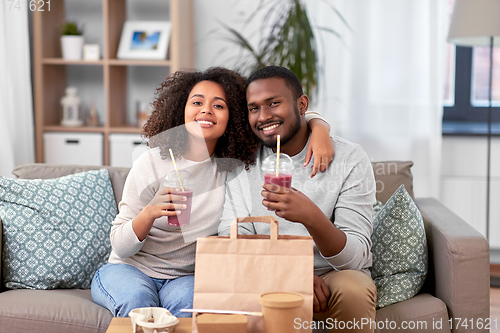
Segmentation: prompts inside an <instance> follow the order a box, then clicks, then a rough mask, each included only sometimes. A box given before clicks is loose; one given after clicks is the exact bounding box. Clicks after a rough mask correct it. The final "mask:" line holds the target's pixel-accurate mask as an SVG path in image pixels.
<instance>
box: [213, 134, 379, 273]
mask: <svg viewBox="0 0 500 333" xmlns="http://www.w3.org/2000/svg"><path fill="white" fill-rule="evenodd" d="M332 143H333V147H334V150H335V156H334V158H333V161H332V163H331V164H330V165H329V167H328V169H327V170H326V171H325V172H318V174H316V176H315V177H314V178H310V173H311V169H310V166H311V165H312V162H311V163H310V164H309V165H308V166H307V167H303V166H302V164H303V161H304V160H305V156H306V149H307V145H306V147H304V149H303V150H302V151H301V152H300V153H299V154H297V155H295V156H291V158H292V160H293V162H294V167H295V169H294V171H293V177H292V187H294V188H296V189H297V190H299V191H301V192H302V193H304V194H305V195H306V196H307V197H308V198H309V199H311V200H312V201H313V202H314V203H315V204H316V205H317V206H318V207H319V208H320V209H321V210H322V211H323V213H324V214H325V215H326V216H327V217H329V218H330V220H331V221H332V223H334V225H335V226H336V227H337V228H339V229H340V230H342V231H343V232H344V233H345V234H346V236H347V242H346V244H345V246H344V248H343V250H342V251H341V252H340V253H338V254H337V255H335V256H332V257H324V256H323V255H322V254H321V253H320V252H319V250H318V248H317V247H316V245H314V272H315V274H316V275H322V274H324V273H326V272H328V271H331V270H332V269H335V270H343V269H353V270H364V271H365V272H367V273H368V271H367V268H368V267H370V266H371V263H372V259H371V252H370V248H371V240H370V236H371V233H372V209H373V204H374V203H375V179H374V176H373V169H372V166H371V163H370V160H369V159H368V157H367V155H366V153H365V152H364V151H363V149H362V148H361V147H360V146H359V145H357V144H353V143H351V142H349V141H347V140H344V139H342V138H339V137H334V138H332ZM269 154H273V151H272V150H271V149H270V148H267V147H264V146H262V147H261V148H260V150H259V152H258V155H257V160H256V164H255V165H253V166H251V167H250V170H249V171H245V170H244V168H242V167H241V168H238V169H236V170H234V171H233V172H231V173H230V174H228V177H227V180H226V195H225V203H224V210H223V213H222V218H221V223H220V225H219V235H228V234H229V230H230V225H231V222H232V221H233V220H234V219H235V218H236V217H245V216H259V215H271V214H272V215H274V216H275V217H276V218H277V219H278V221H279V233H280V234H282V235H299V236H309V233H308V231H307V229H306V228H305V227H304V226H303V225H302V224H301V223H295V222H289V221H287V220H284V219H282V218H280V217H278V216H276V214H275V213H274V212H272V211H268V210H267V208H266V207H264V206H263V205H262V199H263V197H262V195H261V191H262V189H263V188H262V184H263V183H264V175H263V172H262V170H261V165H262V162H263V161H264V159H265V158H266V157H267V156H268V155H269ZM238 231H239V233H240V234H267V235H268V234H269V225H268V224H265V223H244V224H240V226H239V227H238Z"/></svg>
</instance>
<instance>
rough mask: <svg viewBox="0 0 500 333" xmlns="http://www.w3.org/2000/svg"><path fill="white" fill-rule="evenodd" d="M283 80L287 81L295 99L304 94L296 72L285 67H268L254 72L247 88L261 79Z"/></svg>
mask: <svg viewBox="0 0 500 333" xmlns="http://www.w3.org/2000/svg"><path fill="white" fill-rule="evenodd" d="M274 77H278V78H282V79H283V80H285V84H286V86H287V87H288V88H289V89H290V90H291V91H292V94H293V98H294V99H297V98H299V97H300V96H302V95H303V94H304V92H303V91H302V84H301V83H300V80H299V78H298V77H297V75H295V73H294V72H292V71H291V70H289V69H288V68H285V67H280V66H266V67H263V68H260V69H258V70H256V71H255V72H253V74H252V75H250V77H249V78H248V80H247V88H248V86H249V85H250V83H252V82H253V81H256V80H260V79H270V78H274Z"/></svg>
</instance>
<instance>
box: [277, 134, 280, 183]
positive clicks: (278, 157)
mask: <svg viewBox="0 0 500 333" xmlns="http://www.w3.org/2000/svg"><path fill="white" fill-rule="evenodd" d="M279 169H280V135H279V134H278V148H277V149H276V177H278V176H279V174H280V172H279Z"/></svg>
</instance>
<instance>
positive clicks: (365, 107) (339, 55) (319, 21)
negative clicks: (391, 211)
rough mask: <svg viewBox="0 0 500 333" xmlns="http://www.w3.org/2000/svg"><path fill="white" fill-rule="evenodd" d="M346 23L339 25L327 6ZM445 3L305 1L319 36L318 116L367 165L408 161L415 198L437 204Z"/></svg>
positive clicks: (433, 0)
mask: <svg viewBox="0 0 500 333" xmlns="http://www.w3.org/2000/svg"><path fill="white" fill-rule="evenodd" d="M326 2H329V3H330V4H332V5H333V6H334V7H335V8H336V9H337V10H338V11H339V12H340V13H341V14H342V15H343V17H344V18H345V20H346V21H347V23H348V25H349V26H350V28H349V27H347V26H346V24H344V23H343V22H342V21H341V19H339V17H338V16H336V15H335V13H334V11H333V10H332V9H331V8H330V7H329V6H328V5H327V4H326ZM447 3H448V1H447V0H340V1H321V0H309V1H307V7H308V10H309V13H310V16H311V18H312V21H313V24H314V25H317V26H321V27H326V28H331V29H334V30H336V31H338V32H339V33H340V35H341V38H337V37H334V36H333V35H332V34H329V33H325V32H321V33H319V34H318V36H319V48H320V60H321V61H322V63H323V74H322V76H321V81H320V91H319V93H318V98H317V101H316V106H315V107H316V108H317V110H320V112H321V113H322V115H323V116H324V117H325V118H326V119H327V120H328V121H329V122H330V124H331V125H332V131H333V132H334V134H335V135H338V136H341V137H344V138H346V139H348V140H350V141H353V142H356V143H359V144H361V145H362V147H363V148H364V149H365V151H366V152H367V154H368V156H369V157H370V158H371V159H372V161H382V160H412V161H413V162H414V166H413V168H412V172H413V176H414V191H415V195H416V196H417V197H426V196H431V197H436V198H439V183H440V159H441V137H442V136H441V123H442V121H441V119H442V109H443V105H442V99H443V86H444V84H443V80H444V74H445V70H444V61H445V50H446V49H445V47H446V42H445V40H446V32H447V22H448V16H447V8H448V7H447Z"/></svg>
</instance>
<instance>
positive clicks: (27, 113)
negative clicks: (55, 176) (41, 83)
mask: <svg viewBox="0 0 500 333" xmlns="http://www.w3.org/2000/svg"><path fill="white" fill-rule="evenodd" d="M11 5H12V2H10V1H3V2H1V3H0V176H5V177H13V176H12V169H14V167H16V166H18V165H21V164H25V163H32V162H34V160H35V150H34V123H33V105H32V104H33V103H32V98H33V97H32V92H31V68H30V66H31V65H30V46H29V25H28V6H27V5H24V6H21V8H15V6H11Z"/></svg>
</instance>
